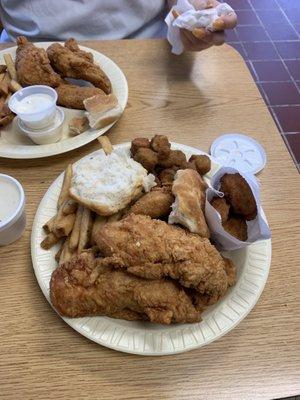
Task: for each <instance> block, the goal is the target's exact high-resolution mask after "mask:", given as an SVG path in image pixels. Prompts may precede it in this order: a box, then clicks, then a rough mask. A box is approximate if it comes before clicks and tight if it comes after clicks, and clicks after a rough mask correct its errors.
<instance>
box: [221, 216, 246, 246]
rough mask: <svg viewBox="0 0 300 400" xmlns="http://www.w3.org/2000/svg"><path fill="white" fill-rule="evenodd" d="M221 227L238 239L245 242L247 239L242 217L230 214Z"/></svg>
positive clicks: (244, 222)
mask: <svg viewBox="0 0 300 400" xmlns="http://www.w3.org/2000/svg"><path fill="white" fill-rule="evenodd" d="M223 228H224V229H225V231H226V232H228V233H229V234H230V235H232V236H234V237H235V238H237V239H238V240H241V241H242V242H245V241H246V240H247V237H248V234H247V224H246V221H245V219H244V218H243V217H240V216H230V217H229V218H228V220H227V221H226V222H225V223H224V224H223Z"/></svg>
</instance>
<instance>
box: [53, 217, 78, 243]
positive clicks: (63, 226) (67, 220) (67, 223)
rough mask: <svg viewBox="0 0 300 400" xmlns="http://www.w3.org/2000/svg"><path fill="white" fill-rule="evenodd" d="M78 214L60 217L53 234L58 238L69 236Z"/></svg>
mask: <svg viewBox="0 0 300 400" xmlns="http://www.w3.org/2000/svg"><path fill="white" fill-rule="evenodd" d="M75 218H76V214H69V215H62V213H61V215H60V217H59V216H57V218H56V220H55V226H54V229H53V233H54V234H55V235H56V236H57V237H62V236H69V234H70V233H71V232H72V229H73V226H74V223H75Z"/></svg>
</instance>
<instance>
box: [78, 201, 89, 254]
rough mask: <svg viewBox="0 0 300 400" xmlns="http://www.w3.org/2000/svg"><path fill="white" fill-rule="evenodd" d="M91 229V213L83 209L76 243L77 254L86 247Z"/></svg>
mask: <svg viewBox="0 0 300 400" xmlns="http://www.w3.org/2000/svg"><path fill="white" fill-rule="evenodd" d="M91 229H92V213H91V210H89V209H88V208H86V207H84V209H83V212H82V219H81V227H80V234H79V241H78V248H77V254H80V253H81V252H82V250H83V249H84V248H85V247H86V246H87V244H88V242H89V238H90V234H91Z"/></svg>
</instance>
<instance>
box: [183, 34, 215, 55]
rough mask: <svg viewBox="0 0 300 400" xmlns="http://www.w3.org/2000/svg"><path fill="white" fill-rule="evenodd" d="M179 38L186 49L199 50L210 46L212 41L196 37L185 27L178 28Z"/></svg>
mask: <svg viewBox="0 0 300 400" xmlns="http://www.w3.org/2000/svg"><path fill="white" fill-rule="evenodd" d="M180 38H181V41H182V44H183V47H184V49H185V50H187V51H201V50H206V49H208V48H209V47H211V46H212V43H207V42H204V41H202V40H199V39H197V38H196V37H195V36H194V35H193V34H192V32H190V31H188V30H186V29H180Z"/></svg>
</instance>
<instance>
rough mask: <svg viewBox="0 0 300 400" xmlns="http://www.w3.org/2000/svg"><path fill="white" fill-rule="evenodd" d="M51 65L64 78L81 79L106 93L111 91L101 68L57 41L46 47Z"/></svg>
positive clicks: (107, 79)
mask: <svg viewBox="0 0 300 400" xmlns="http://www.w3.org/2000/svg"><path fill="white" fill-rule="evenodd" d="M47 54H48V57H49V59H50V62H51V65H52V66H53V68H55V70H56V71H57V72H59V73H60V74H61V75H62V76H63V77H65V78H74V79H83V80H86V81H88V82H90V83H92V84H93V85H94V86H96V87H98V88H100V89H102V90H103V91H104V92H105V93H106V94H109V93H111V83H110V80H109V78H108V77H107V75H106V74H105V73H104V72H103V71H102V69H101V68H100V67H99V66H98V65H96V64H93V63H92V62H90V61H87V59H86V57H82V56H80V55H78V53H77V54H76V53H74V52H73V51H72V50H70V48H68V47H64V46H62V45H61V44H59V43H53V44H52V45H51V46H49V47H48V49H47Z"/></svg>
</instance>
